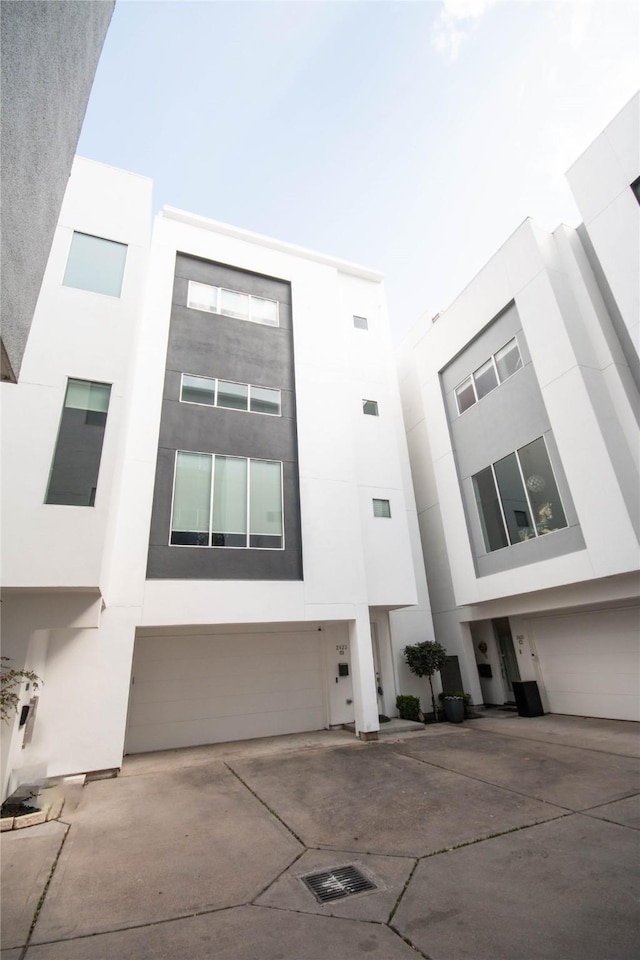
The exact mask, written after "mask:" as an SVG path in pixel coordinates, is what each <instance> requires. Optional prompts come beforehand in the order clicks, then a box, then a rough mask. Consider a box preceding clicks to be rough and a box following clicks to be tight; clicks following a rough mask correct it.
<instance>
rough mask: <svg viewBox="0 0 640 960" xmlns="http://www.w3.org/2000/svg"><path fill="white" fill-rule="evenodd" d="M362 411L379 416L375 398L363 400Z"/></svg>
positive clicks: (372, 415) (371, 415)
mask: <svg viewBox="0 0 640 960" xmlns="http://www.w3.org/2000/svg"><path fill="white" fill-rule="evenodd" d="M362 412H363V413H366V414H367V416H369V417H377V416H378V404H377V401H375V400H363V401H362Z"/></svg>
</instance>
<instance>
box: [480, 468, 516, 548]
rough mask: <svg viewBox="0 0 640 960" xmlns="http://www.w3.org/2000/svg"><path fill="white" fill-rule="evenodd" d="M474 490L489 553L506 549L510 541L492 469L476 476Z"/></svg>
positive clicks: (487, 469) (482, 471)
mask: <svg viewBox="0 0 640 960" xmlns="http://www.w3.org/2000/svg"><path fill="white" fill-rule="evenodd" d="M473 489H474V492H475V495H476V503H477V504H478V513H479V515H480V526H481V527H482V536H483V537H484V544H485V547H486V548H487V553H491V551H492V550H500V548H501V547H506V546H507V545H508V543H509V541H508V540H507V534H506V532H505V529H504V522H503V519H502V511H501V509H500V501H499V500H498V492H497V490H496V484H495V481H494V479H493V471H492V469H491V467H486V469H484V470H481V471H480V473H477V474H476V475H475V477H474V478H473Z"/></svg>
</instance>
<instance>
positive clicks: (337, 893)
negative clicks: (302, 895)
mask: <svg viewBox="0 0 640 960" xmlns="http://www.w3.org/2000/svg"><path fill="white" fill-rule="evenodd" d="M302 879H303V881H304V882H305V883H306V885H307V886H308V888H309V890H311V892H312V893H313V894H315V896H316V897H317V898H318V900H319V901H320V903H328V902H329V901H331V900H340V899H341V898H342V897H349V896H351V895H352V894H354V893H363V892H364V891H365V890H376V889H377V887H376V885H375V883H372V882H371V880H369V879H368V878H367V877H365V875H364V874H363V873H360V871H359V870H358V869H357V868H356V867H336V869H335V870H328V871H327V872H326V873H310V874H308V875H307V876H306V877H302Z"/></svg>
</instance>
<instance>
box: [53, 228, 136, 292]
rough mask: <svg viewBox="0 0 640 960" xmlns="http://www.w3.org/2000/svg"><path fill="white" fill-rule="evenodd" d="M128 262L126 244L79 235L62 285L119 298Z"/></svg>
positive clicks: (74, 235)
mask: <svg viewBox="0 0 640 960" xmlns="http://www.w3.org/2000/svg"><path fill="white" fill-rule="evenodd" d="M126 259H127V245H126V244H125V243H116V242H115V241H114V240H104V239H103V238H102V237H92V236H91V235H90V234H88V233H78V232H75V233H74V234H73V237H72V239H71V248H70V250H69V258H68V260H67V268H66V270H65V273H64V279H63V281H62V282H63V284H64V286H65V287H77V288H78V289H79V290H89V291H91V292H92V293H104V294H106V295H107V296H109V297H119V296H120V292H121V290H122V278H123V277H124V265H125V261H126Z"/></svg>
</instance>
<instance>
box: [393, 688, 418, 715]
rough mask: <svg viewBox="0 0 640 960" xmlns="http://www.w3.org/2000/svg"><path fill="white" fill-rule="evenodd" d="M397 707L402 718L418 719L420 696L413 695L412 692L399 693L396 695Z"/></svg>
mask: <svg viewBox="0 0 640 960" xmlns="http://www.w3.org/2000/svg"><path fill="white" fill-rule="evenodd" d="M396 707H397V709H398V714H399V715H400V719H401V720H418V719H419V717H418V714H419V713H420V698H419V697H412V696H411V694H404V695H399V696H397V697H396Z"/></svg>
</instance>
